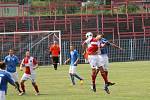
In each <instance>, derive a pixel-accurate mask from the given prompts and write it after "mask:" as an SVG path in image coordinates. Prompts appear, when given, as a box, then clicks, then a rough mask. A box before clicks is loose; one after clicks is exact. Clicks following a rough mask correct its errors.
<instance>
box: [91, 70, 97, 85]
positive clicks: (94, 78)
mask: <svg viewBox="0 0 150 100" xmlns="http://www.w3.org/2000/svg"><path fill="white" fill-rule="evenodd" d="M91 76H92V83H93V85H95V80H96V72H92V75H91Z"/></svg>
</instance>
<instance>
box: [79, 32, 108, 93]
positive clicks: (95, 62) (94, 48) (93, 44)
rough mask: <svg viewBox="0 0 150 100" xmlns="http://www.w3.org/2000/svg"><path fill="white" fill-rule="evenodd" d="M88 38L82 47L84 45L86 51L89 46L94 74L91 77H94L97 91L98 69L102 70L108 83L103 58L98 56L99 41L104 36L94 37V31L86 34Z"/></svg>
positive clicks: (93, 88) (93, 80)
mask: <svg viewBox="0 0 150 100" xmlns="http://www.w3.org/2000/svg"><path fill="white" fill-rule="evenodd" d="M86 38H87V39H86V40H85V41H84V43H83V44H82V47H83V51H84V52H85V50H86V48H87V52H88V61H89V63H90V65H91V68H92V75H91V77H92V90H93V91H94V92H96V84H95V80H96V72H97V69H98V70H100V72H101V74H102V75H103V77H104V79H105V83H106V84H107V83H108V80H107V78H106V75H105V72H104V69H103V67H102V66H103V65H102V61H101V59H99V56H98V49H99V45H98V41H99V40H100V39H101V38H102V36H101V35H98V36H97V37H96V38H94V37H93V33H91V32H88V33H87V34H86ZM83 54H84V53H83ZM107 89H108V88H107Z"/></svg>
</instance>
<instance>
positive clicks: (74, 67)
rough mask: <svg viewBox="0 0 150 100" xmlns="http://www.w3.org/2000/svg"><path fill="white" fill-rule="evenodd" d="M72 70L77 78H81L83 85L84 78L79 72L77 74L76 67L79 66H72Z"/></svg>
mask: <svg viewBox="0 0 150 100" xmlns="http://www.w3.org/2000/svg"><path fill="white" fill-rule="evenodd" d="M72 68H73V69H72V72H73V75H74V77H76V78H77V79H79V80H80V83H81V85H82V84H83V78H81V77H80V76H79V75H78V74H77V72H76V69H77V66H72Z"/></svg>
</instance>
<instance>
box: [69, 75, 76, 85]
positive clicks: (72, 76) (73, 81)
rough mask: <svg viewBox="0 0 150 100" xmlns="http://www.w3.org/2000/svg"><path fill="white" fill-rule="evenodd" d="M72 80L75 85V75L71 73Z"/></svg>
mask: <svg viewBox="0 0 150 100" xmlns="http://www.w3.org/2000/svg"><path fill="white" fill-rule="evenodd" d="M70 78H71V81H72V84H73V85H75V80H74V75H73V74H71V73H70Z"/></svg>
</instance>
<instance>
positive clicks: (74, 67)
mask: <svg viewBox="0 0 150 100" xmlns="http://www.w3.org/2000/svg"><path fill="white" fill-rule="evenodd" d="M76 68H77V66H70V68H69V73H72V74H75V73H76Z"/></svg>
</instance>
